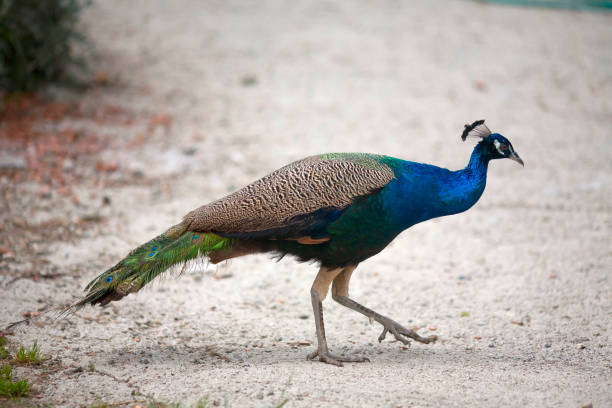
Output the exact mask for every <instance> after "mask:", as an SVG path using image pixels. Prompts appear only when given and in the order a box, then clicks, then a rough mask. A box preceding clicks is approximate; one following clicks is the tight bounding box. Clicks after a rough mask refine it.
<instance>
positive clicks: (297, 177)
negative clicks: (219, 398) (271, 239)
mask: <svg viewBox="0 0 612 408" xmlns="http://www.w3.org/2000/svg"><path fill="white" fill-rule="evenodd" d="M380 157H381V156H375V155H368V154H363V153H336V154H327V155H318V156H311V157H307V158H305V159H302V160H299V161H296V162H293V163H291V164H288V165H287V166H285V167H282V168H280V169H278V170H276V171H274V172H272V173H270V174H268V175H267V176H265V177H263V178H261V179H259V180H257V181H255V182H253V183H251V184H249V185H248V186H246V187H244V188H242V189H240V190H238V191H236V192H234V193H232V194H230V195H228V196H226V197H224V198H221V199H219V200H216V201H213V202H212V203H210V204H207V205H204V206H202V207H200V208H197V209H195V210H193V211H191V212H190V213H189V214H187V215H186V216H185V218H184V222H185V225H186V227H187V229H188V230H190V231H202V232H221V233H228V234H231V233H240V232H257V231H262V232H263V231H268V230H273V231H282V230H283V229H284V227H287V226H288V225H289V224H291V223H293V222H295V220H301V219H303V218H308V215H309V214H313V213H316V212H317V211H327V210H330V209H344V208H346V207H347V206H349V205H350V204H351V203H352V202H353V200H354V199H355V198H357V197H361V196H365V195H369V194H372V193H373V192H375V191H377V190H379V189H381V188H383V187H384V186H385V185H387V184H388V183H389V182H390V181H391V180H392V179H393V177H394V173H393V170H392V169H391V168H389V167H388V166H387V165H385V164H382V163H381V162H380V161H379V159H380Z"/></svg>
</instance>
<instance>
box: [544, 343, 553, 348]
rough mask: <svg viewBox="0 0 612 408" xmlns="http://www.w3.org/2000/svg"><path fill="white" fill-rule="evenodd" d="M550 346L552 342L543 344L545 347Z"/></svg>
mask: <svg viewBox="0 0 612 408" xmlns="http://www.w3.org/2000/svg"><path fill="white" fill-rule="evenodd" d="M550 346H552V344H550V343H546V344H544V347H546V348H550Z"/></svg>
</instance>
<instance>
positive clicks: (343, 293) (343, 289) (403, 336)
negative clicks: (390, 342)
mask: <svg viewBox="0 0 612 408" xmlns="http://www.w3.org/2000/svg"><path fill="white" fill-rule="evenodd" d="M353 270H355V267H353V268H352V269H348V268H347V269H344V270H343V272H342V273H340V274H339V275H338V276H337V277H336V278H334V283H333V286H332V298H333V299H334V300H335V301H336V302H338V303H340V304H341V305H343V306H346V307H348V308H349V309H353V310H354V311H356V312H359V313H361V314H362V315H364V316H367V317H368V318H370V319H374V320H376V321H377V322H378V323H380V324H382V326H383V331H382V333H381V334H380V336H378V342H381V341H383V340H384V339H385V336H386V335H387V332H391V334H393V336H394V337H395V338H396V339H397V340H399V341H401V342H402V343H404V344H410V340H408V338H411V339H414V340H416V341H418V342H421V343H426V344H427V343H432V342H434V341H436V339H437V337H436V336H431V337H422V336H420V335H419V334H418V333H417V332H415V331H414V330H411V329H407V328H405V327H404V326H402V325H401V324H399V323H397V322H396V321H394V320H391V319H389V318H388V317H386V316H383V315H381V314H378V313H376V312H375V311H373V310H371V309H368V308H367V307H365V306H362V305H360V304H359V303H357V302H355V301H354V300H353V299H351V298H349V297H348V287H349V280H350V279H351V274H352V273H353Z"/></svg>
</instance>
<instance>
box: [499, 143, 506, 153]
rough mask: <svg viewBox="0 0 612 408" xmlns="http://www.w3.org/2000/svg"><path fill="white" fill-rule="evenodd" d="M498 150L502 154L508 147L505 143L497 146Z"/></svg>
mask: <svg viewBox="0 0 612 408" xmlns="http://www.w3.org/2000/svg"><path fill="white" fill-rule="evenodd" d="M499 148H500V149H501V151H502V152H505V151H506V150H508V145H507V144H505V143H501V144H500V145H499Z"/></svg>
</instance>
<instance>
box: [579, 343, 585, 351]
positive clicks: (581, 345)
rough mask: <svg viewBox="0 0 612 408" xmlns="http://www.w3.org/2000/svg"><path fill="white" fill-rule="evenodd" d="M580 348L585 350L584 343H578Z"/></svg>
mask: <svg viewBox="0 0 612 408" xmlns="http://www.w3.org/2000/svg"><path fill="white" fill-rule="evenodd" d="M578 348H579V349H580V350H583V349H585V348H586V346H585V345H584V344H582V343H580V344H579V345H578Z"/></svg>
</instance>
